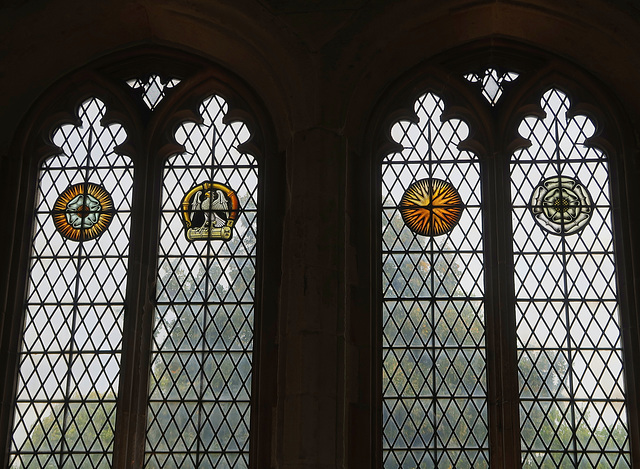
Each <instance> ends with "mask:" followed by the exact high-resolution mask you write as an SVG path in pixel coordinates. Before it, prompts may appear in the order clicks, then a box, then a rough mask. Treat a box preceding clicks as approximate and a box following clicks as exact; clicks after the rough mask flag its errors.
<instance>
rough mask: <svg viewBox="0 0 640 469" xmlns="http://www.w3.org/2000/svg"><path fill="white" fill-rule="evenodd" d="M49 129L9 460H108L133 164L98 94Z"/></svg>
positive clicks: (94, 463)
mask: <svg viewBox="0 0 640 469" xmlns="http://www.w3.org/2000/svg"><path fill="white" fill-rule="evenodd" d="M77 114H78V117H79V120H80V121H81V122H80V123H79V124H78V125H62V126H60V127H59V128H57V129H56V130H55V132H54V133H53V138H52V140H53V142H54V143H55V144H56V145H57V146H58V147H59V148H60V153H59V154H57V155H55V156H52V157H50V158H48V159H46V160H45V161H44V162H43V163H42V165H41V167H40V174H39V178H38V189H37V197H36V208H35V216H34V221H35V228H34V232H33V238H32V239H33V241H32V247H31V266H30V273H29V280H28V285H29V286H28V293H27V299H26V308H25V313H24V314H25V319H24V327H23V335H22V346H21V349H20V355H19V360H20V364H19V375H18V386H17V396H16V403H15V413H14V424H13V435H12V440H11V452H10V461H9V465H10V466H11V467H16V468H17V467H29V468H31V467H70V468H71V467H76V468H86V467H95V468H97V467H100V468H102V467H110V465H111V458H112V453H113V434H114V429H115V419H116V400H117V391H118V382H119V376H120V360H121V349H122V334H123V331H122V326H123V319H124V301H125V289H126V285H127V263H128V262H127V260H128V253H129V225H130V220H131V216H130V211H131V195H132V187H133V165H132V163H131V161H130V160H129V158H128V157H126V156H124V155H122V154H120V153H119V152H118V151H117V150H116V147H117V145H119V144H121V143H123V142H124V140H125V139H126V133H125V130H124V129H123V127H122V126H121V125H119V124H111V125H104V124H102V122H101V120H102V118H103V117H104V116H105V114H106V106H105V104H104V103H103V102H102V101H100V100H99V99H97V98H91V99H88V100H86V101H85V102H83V103H82V104H81V105H80V107H79V108H78V110H77Z"/></svg>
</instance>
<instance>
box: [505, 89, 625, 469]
mask: <svg viewBox="0 0 640 469" xmlns="http://www.w3.org/2000/svg"><path fill="white" fill-rule="evenodd" d="M541 104H542V107H543V109H544V111H545V113H546V117H545V118H544V119H539V118H537V117H528V118H525V119H524V120H523V121H522V123H521V124H520V128H519V131H520V134H521V135H522V136H523V137H524V138H527V139H529V141H530V142H531V146H530V147H528V148H526V149H522V150H519V151H517V152H516V153H514V155H513V157H512V161H511V193H512V197H511V199H512V205H513V211H512V220H513V251H514V266H515V270H514V280H515V291H516V324H517V340H518V360H519V383H520V425H521V446H522V461H523V465H524V467H544V468H546V467H554V468H555V467H560V468H565V467H566V468H578V467H580V468H581V467H611V468H628V467H630V464H631V463H630V454H629V438H628V426H627V416H626V405H625V387H624V376H623V368H622V343H621V337H620V334H621V333H620V324H619V318H618V316H619V311H618V301H617V300H618V292H617V286H616V269H615V259H614V249H613V229H612V216H611V201H610V191H609V172H608V163H607V158H606V156H605V155H604V154H603V153H602V152H601V151H600V150H598V149H596V148H594V147H591V146H586V145H585V140H586V139H587V138H588V137H590V136H591V135H592V134H593V133H594V131H595V126H594V124H593V122H592V121H591V120H590V119H588V118H586V117H585V116H575V117H570V116H569V115H568V111H569V109H570V102H569V98H568V97H567V96H566V95H565V94H564V93H562V92H561V91H559V90H557V89H550V90H549V91H547V92H546V93H545V94H544V95H543V98H542V102H541ZM587 214H588V216H587ZM577 221H579V223H578V224H576V222H577Z"/></svg>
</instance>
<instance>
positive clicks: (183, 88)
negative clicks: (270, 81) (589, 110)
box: [2, 54, 270, 468]
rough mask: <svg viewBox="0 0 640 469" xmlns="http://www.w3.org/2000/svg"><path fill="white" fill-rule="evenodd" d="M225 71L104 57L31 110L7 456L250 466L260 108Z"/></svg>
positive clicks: (78, 463) (27, 463)
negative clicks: (26, 223)
mask: <svg viewBox="0 0 640 469" xmlns="http://www.w3.org/2000/svg"><path fill="white" fill-rule="evenodd" d="M134 55H135V54H134ZM224 73H225V72H223V71H220V70H217V69H215V68H213V67H211V66H210V65H208V64H204V63H202V62H200V61H198V60H196V59H191V58H185V57H182V56H179V57H174V56H173V55H171V54H169V56H163V55H162V54H158V55H156V56H154V57H153V58H148V57H147V58H145V59H144V60H137V59H135V58H133V59H132V58H127V57H125V59H124V60H123V63H121V64H118V65H115V66H114V65H113V64H112V63H109V62H106V61H105V62H103V63H98V64H95V65H92V66H91V67H89V68H88V69H87V70H83V71H81V72H78V74H77V75H78V76H72V77H70V78H69V80H63V81H62V83H61V84H59V85H58V86H57V87H56V88H55V89H54V90H52V91H51V92H50V95H51V96H52V99H48V100H43V105H42V106H40V107H38V108H37V111H35V112H34V117H32V121H33V122H34V124H33V125H32V126H31V128H32V129H37V131H35V130H32V131H31V132H30V133H29V134H28V135H26V136H25V142H26V143H25V148H28V149H29V150H30V151H31V152H33V153H34V157H39V158H41V162H40V163H38V164H34V162H33V161H34V160H29V159H28V158H25V161H26V163H25V167H26V170H25V172H24V173H25V178H24V181H23V189H22V193H23V194H24V197H23V200H25V201H26V203H25V206H29V201H31V202H32V206H34V207H35V210H34V211H32V212H29V213H33V217H32V224H33V227H32V232H33V235H32V237H31V239H30V240H28V241H29V246H28V249H27V248H26V247H25V249H24V250H25V252H29V255H28V260H25V266H24V269H25V274H26V278H27V281H26V282H25V284H24V287H23V288H24V295H25V296H24V298H25V300H24V304H23V305H20V300H17V301H16V305H15V307H16V310H17V311H20V314H18V313H16V320H15V326H14V330H15V331H16V334H17V335H19V337H20V340H19V341H16V350H17V357H18V358H17V361H16V363H14V366H15V387H13V389H14V390H15V391H14V393H13V394H12V395H11V396H10V397H9V399H8V400H10V401H11V402H13V410H12V414H11V422H9V423H7V424H6V427H3V428H2V432H4V434H6V435H8V440H9V441H10V444H9V448H7V453H8V455H9V459H8V465H9V467H11V468H17V467H25V468H36V467H78V468H80V467H82V468H106V467H186V466H187V465H188V466H189V467H230V468H245V467H253V466H255V464H256V462H255V458H256V455H257V454H259V453H260V451H265V449H264V448H265V445H262V450H261V449H260V444H259V442H258V441H257V440H256V439H255V438H254V437H253V436H252V430H251V429H252V426H253V425H256V424H257V423H256V422H259V421H260V417H259V415H258V414H259V410H260V408H261V406H260V405H259V404H260V403H256V400H255V398H254V397H253V396H254V393H253V389H254V387H255V386H256V384H255V383H256V380H257V379H258V377H259V376H260V375H259V373H258V371H257V369H256V362H257V360H255V350H256V346H255V344H256V342H257V340H256V336H257V335H259V333H260V324H261V322H260V315H261V313H262V311H263V306H264V303H265V302H267V301H269V300H268V298H269V297H270V295H269V294H264V295H260V291H259V288H258V285H259V283H260V282H259V279H260V276H261V270H260V269H261V264H260V263H259V261H258V260H259V256H260V250H261V243H262V241H261V236H262V235H261V233H262V231H260V230H261V227H260V225H259V218H260V210H261V206H262V204H263V203H264V201H263V195H262V193H261V187H262V179H261V178H262V174H263V173H262V171H263V168H264V165H265V160H264V155H265V147H266V144H265V142H266V141H267V140H268V139H267V138H266V137H265V133H264V131H265V130H264V129H265V128H266V127H268V120H267V119H266V117H265V115H264V113H263V112H262V108H261V107H260V104H259V101H258V100H257V99H256V98H255V97H254V96H253V94H252V93H251V92H250V91H249V90H247V89H246V88H244V86H243V85H242V84H241V83H239V82H236V83H234V82H233V79H232V78H231V77H228V80H227V81H225V82H224V83H222V82H221V81H220V79H219V77H220V76H222V74H224ZM80 81H82V83H83V84H82V86H79V87H78V86H76V84H77V83H78V82H80ZM134 168H135V171H134ZM34 179H35V181H36V183H35V186H34V182H33V180H34ZM27 218H28V217H27ZM154 240H155V241H154ZM26 242H27V241H25V243H26ZM149 279H153V280H151V281H149ZM20 285H21V283H20V282H17V283H16V286H20ZM18 318H22V319H18ZM140 370H147V372H146V373H143V372H140ZM268 381H269V378H268V377H267V378H265V379H264V380H263V381H262V382H261V384H262V386H265V385H266V383H268ZM264 415H269V414H268V413H264ZM141 422H145V423H144V424H142V423H141ZM263 424H264V423H263ZM3 425H4V424H3ZM263 457H265V456H263Z"/></svg>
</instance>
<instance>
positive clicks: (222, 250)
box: [145, 96, 258, 468]
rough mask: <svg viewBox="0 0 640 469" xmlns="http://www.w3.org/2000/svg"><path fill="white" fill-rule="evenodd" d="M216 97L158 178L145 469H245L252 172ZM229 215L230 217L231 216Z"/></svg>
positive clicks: (237, 127) (182, 134)
mask: <svg viewBox="0 0 640 469" xmlns="http://www.w3.org/2000/svg"><path fill="white" fill-rule="evenodd" d="M227 108H228V106H227V104H226V102H225V101H224V100H223V99H222V98H221V97H219V96H212V97H210V98H207V99H206V100H204V102H203V103H202V105H201V106H200V113H201V115H202V119H203V122H202V123H201V124H196V123H193V122H186V123H184V124H182V125H181V126H180V127H179V128H178V130H177V131H176V134H175V135H176V140H177V141H178V142H179V143H180V144H182V145H184V147H185V152H184V153H180V154H177V155H175V156H173V157H171V158H169V159H168V161H167V163H166V164H165V168H164V173H163V194H162V212H161V220H160V243H159V257H158V276H157V296H156V302H157V306H156V310H155V319H154V328H153V351H152V354H151V382H150V387H149V408H148V420H147V439H146V455H145V467H149V468H152V467H157V468H160V467H161V468H182V467H232V468H243V467H247V464H248V454H249V421H250V407H251V406H250V397H251V370H252V347H253V318H254V301H255V270H256V230H257V207H258V199H257V197H258V193H257V188H258V165H257V163H256V161H255V159H254V157H253V156H251V155H248V154H246V153H242V152H240V151H239V150H238V146H239V145H240V144H241V143H243V142H244V141H246V140H247V139H248V138H249V131H248V129H247V127H246V126H245V125H244V124H242V123H239V122H232V123H225V122H223V119H224V117H225V115H226V113H227ZM234 211H235V214H234Z"/></svg>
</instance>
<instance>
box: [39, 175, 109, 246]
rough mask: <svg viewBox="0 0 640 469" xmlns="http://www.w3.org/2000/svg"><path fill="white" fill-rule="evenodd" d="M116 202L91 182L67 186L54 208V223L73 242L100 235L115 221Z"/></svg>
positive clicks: (100, 187) (103, 189) (105, 191)
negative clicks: (114, 205) (114, 207)
mask: <svg viewBox="0 0 640 469" xmlns="http://www.w3.org/2000/svg"><path fill="white" fill-rule="evenodd" d="M113 213H114V209H113V200H112V199H111V195H109V192H107V190H106V189H105V188H104V187H102V186H101V185H98V184H93V183H91V182H87V183H80V184H75V185H73V186H69V187H67V189H65V191H64V192H63V193H62V194H60V195H59V196H58V199H57V200H56V202H55V204H54V205H53V211H52V213H51V215H52V216H53V224H54V225H55V227H56V229H57V230H58V232H59V233H60V234H61V235H62V236H64V237H65V238H67V239H70V240H72V241H80V240H84V241H86V240H89V239H93V238H97V237H98V236H100V235H101V234H102V233H104V231H105V230H106V229H107V227H108V226H109V223H111V220H112V218H113Z"/></svg>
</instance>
